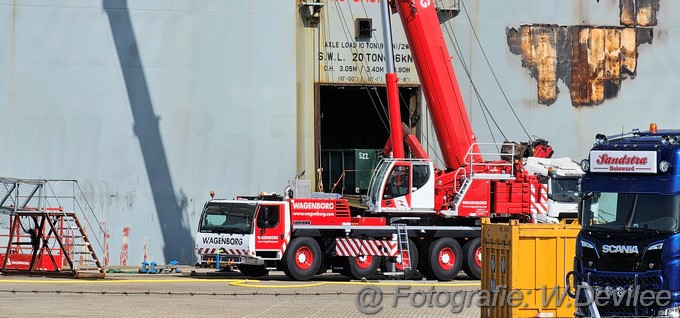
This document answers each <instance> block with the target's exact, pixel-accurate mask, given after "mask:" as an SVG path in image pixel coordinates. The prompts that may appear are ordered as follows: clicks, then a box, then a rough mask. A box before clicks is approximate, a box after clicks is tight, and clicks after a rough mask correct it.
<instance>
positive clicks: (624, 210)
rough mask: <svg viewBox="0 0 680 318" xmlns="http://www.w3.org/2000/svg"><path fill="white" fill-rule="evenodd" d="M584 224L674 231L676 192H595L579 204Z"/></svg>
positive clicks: (679, 209) (678, 206)
mask: <svg viewBox="0 0 680 318" xmlns="http://www.w3.org/2000/svg"><path fill="white" fill-rule="evenodd" d="M581 209H582V210H581V211H582V217H581V218H582V220H581V224H582V225H583V227H584V228H592V229H611V230H624V231H634V230H654V231H662V232H675V231H677V230H678V220H680V195H661V194H639V193H610V192H601V193H600V192H595V193H589V194H588V195H586V196H585V197H584V200H583V205H582V206H581Z"/></svg>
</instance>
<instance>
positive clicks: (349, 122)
mask: <svg viewBox="0 0 680 318" xmlns="http://www.w3.org/2000/svg"><path fill="white" fill-rule="evenodd" d="M318 90H319V95H318V97H319V99H318V126H317V127H318V138H319V139H318V142H317V154H318V157H317V158H318V159H317V160H318V161H317V166H318V167H321V168H322V169H323V170H322V180H321V181H322V183H323V191H324V192H333V193H341V194H363V193H365V192H366V189H367V188H368V183H369V182H370V178H371V174H372V173H373V169H374V168H375V165H376V164H377V163H378V161H379V160H380V150H381V149H382V148H383V147H384V146H385V143H386V142H387V138H388V137H389V131H388V130H389V121H388V114H387V93H386V87H385V86H366V85H361V86H360V85H345V86H337V85H319V86H318ZM419 94H420V88H419V87H418V86H410V87H400V88H399V95H400V100H401V120H402V122H404V123H406V124H407V125H408V126H409V127H411V132H412V133H414V134H415V135H416V136H420V131H419V126H420V125H419V119H420V118H421V116H420V107H418V104H419V102H418V101H419ZM343 172H344V174H343Z"/></svg>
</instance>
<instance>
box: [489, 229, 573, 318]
mask: <svg viewBox="0 0 680 318" xmlns="http://www.w3.org/2000/svg"><path fill="white" fill-rule="evenodd" d="M580 229H581V226H580V225H578V224H577V223H576V222H573V223H572V224H568V223H567V222H563V223H560V224H528V223H519V222H517V221H516V220H512V221H511V222H510V224H508V223H489V220H488V219H484V220H482V289H481V290H480V293H479V294H478V295H479V297H480V299H479V304H480V305H481V317H482V318H509V317H574V301H573V299H571V298H569V296H567V293H566V291H565V276H566V275H567V273H568V272H569V271H571V270H572V269H573V266H574V265H573V264H574V251H575V247H576V246H575V245H576V235H577V234H578V232H579V230H580Z"/></svg>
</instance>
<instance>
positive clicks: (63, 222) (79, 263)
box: [0, 209, 106, 278]
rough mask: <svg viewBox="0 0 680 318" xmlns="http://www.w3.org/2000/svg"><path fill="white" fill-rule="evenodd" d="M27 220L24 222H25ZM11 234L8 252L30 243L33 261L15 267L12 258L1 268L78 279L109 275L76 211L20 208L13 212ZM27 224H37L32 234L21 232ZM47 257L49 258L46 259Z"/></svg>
mask: <svg viewBox="0 0 680 318" xmlns="http://www.w3.org/2000/svg"><path fill="white" fill-rule="evenodd" d="M22 221H23V223H22ZM11 223H12V224H11V225H10V234H9V239H8V243H7V247H6V250H5V251H4V252H5V254H4V255H11V254H10V251H11V250H12V249H13V248H14V250H18V249H22V246H29V247H30V250H31V252H30V253H27V254H25V256H26V257H30V264H29V265H28V266H23V267H13V266H12V262H11V260H10V258H12V257H19V256H16V255H11V256H10V257H5V258H4V259H3V261H2V263H0V271H1V272H2V273H4V274H8V273H25V272H29V273H36V272H40V273H51V274H65V275H69V276H74V277H77V278H84V277H88V278H103V277H105V276H106V272H105V270H104V267H103V266H102V264H101V262H100V261H99V258H98V257H97V254H96V253H95V250H94V248H93V246H92V244H91V243H90V240H89V238H88V237H87V233H86V232H85V229H84V228H83V227H82V225H81V223H80V221H79V220H78V217H77V216H76V213H75V212H65V211H58V210H47V209H45V210H31V211H26V210H18V211H16V212H15V213H14V214H13V215H12V222H11ZM24 224H33V225H35V227H34V228H31V229H30V231H29V233H30V234H29V235H18V234H19V233H22V231H23V230H24V227H25V226H24ZM46 258H47V259H46Z"/></svg>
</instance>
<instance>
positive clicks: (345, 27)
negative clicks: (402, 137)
mask: <svg viewBox="0 0 680 318" xmlns="http://www.w3.org/2000/svg"><path fill="white" fill-rule="evenodd" d="M334 4H335V7H336V11H337V12H338V14H339V15H340V17H341V19H340V22H341V25H342V30H343V33H344V35H345V40H347V42H351V41H352V38H351V36H350V34H349V32H351V31H349V30H350V27H349V26H348V25H347V19H345V13H344V12H343V9H342V7H340V4H339V2H338V1H334ZM361 6H362V8H363V9H364V14H365V15H366V16H368V13H367V11H366V7H365V4H364V3H363V2H362V3H361ZM347 7H348V8H349V15H350V17H351V18H352V21H354V19H355V16H354V12H352V6H351V5H350V3H349V2H348V3H347ZM326 21H329V19H326ZM326 29H327V30H328V29H330V28H326ZM371 39H372V40H374V41H375V43H378V41H377V40H376V39H375V37H371ZM354 49H355V50H361V53H362V54H363V53H364V50H363V48H358V49H357V48H354ZM354 62H355V64H359V65H358V66H365V67H364V69H365V70H366V74H367V75H368V76H371V70H370V68H369V67H367V66H368V64H367V62H366V61H354ZM366 88H367V93H368V96H369V98H370V99H371V104H372V106H373V108H374V109H375V111H376V112H377V113H378V117H379V118H380V121H381V122H382V124H383V126H384V128H385V131H387V132H388V133H389V131H390V130H389V127H388V124H387V122H386V120H385V118H387V120H388V121H389V115H388V112H387V107H386V106H385V105H384V103H383V101H382V99H381V98H380V95H378V92H377V91H376V92H375V94H376V98H377V99H378V102H379V103H380V106H381V107H380V108H379V107H378V105H377V104H376V102H375V100H374V99H373V96H372V95H371V90H370V89H368V87H366ZM381 109H382V112H381V111H380V110H381ZM383 116H384V118H383Z"/></svg>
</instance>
